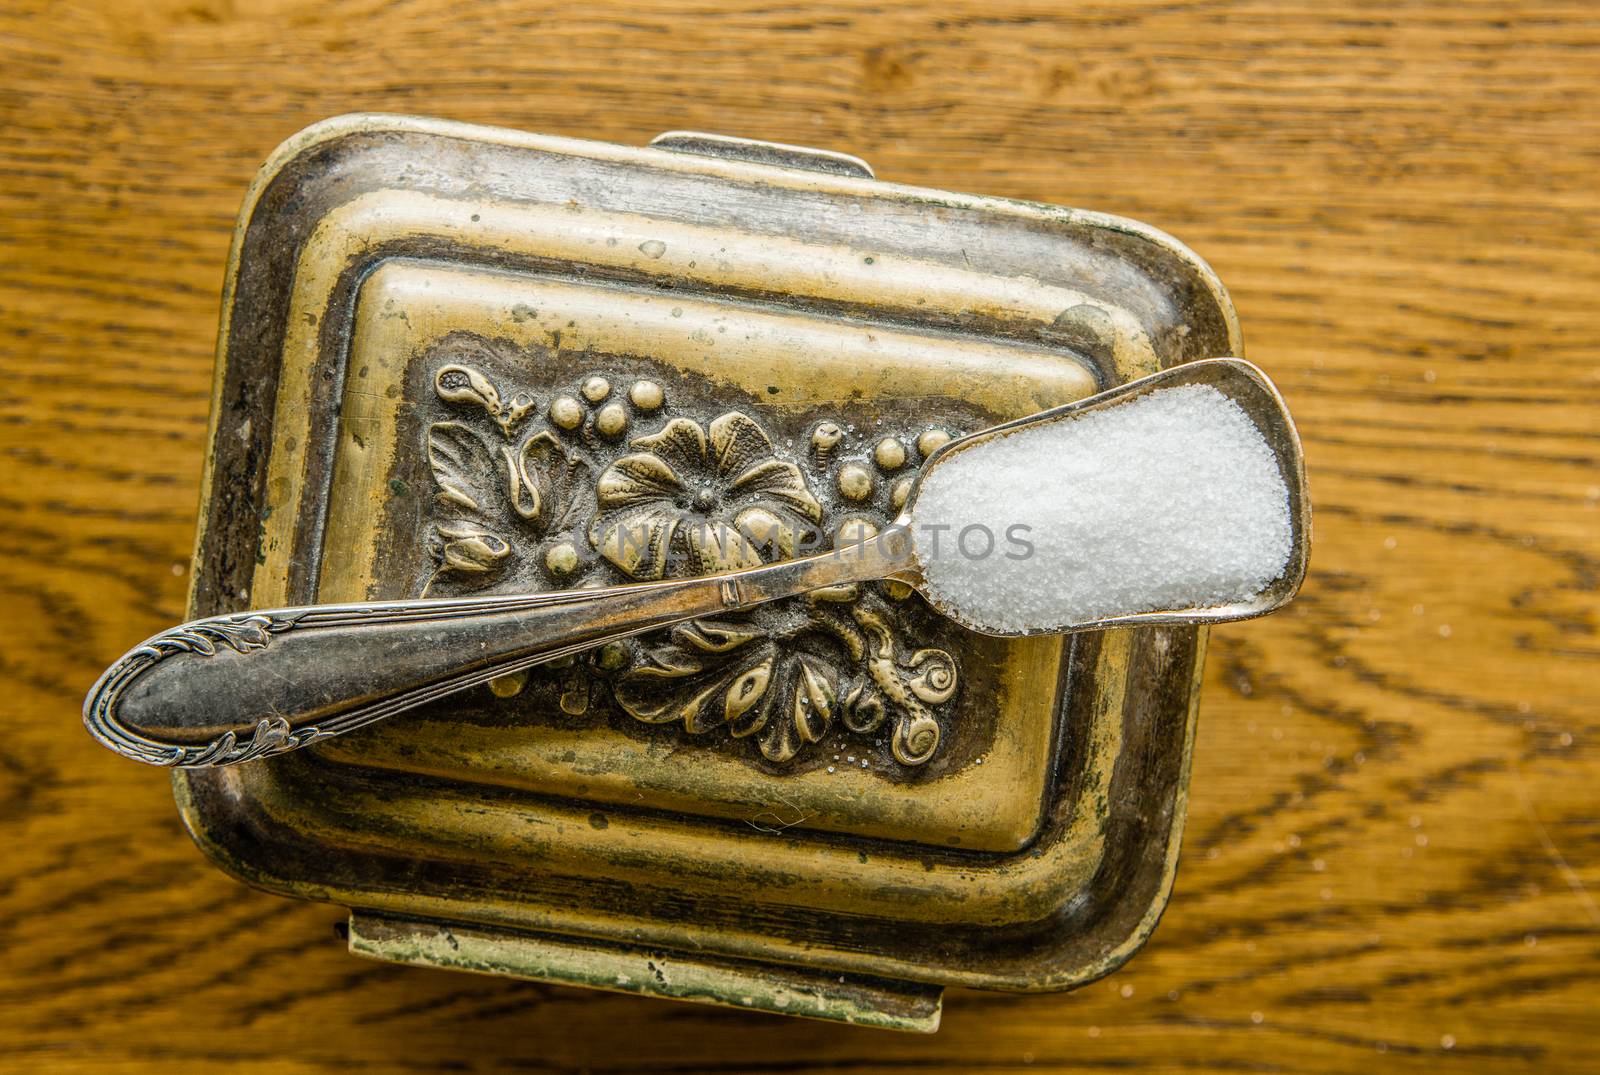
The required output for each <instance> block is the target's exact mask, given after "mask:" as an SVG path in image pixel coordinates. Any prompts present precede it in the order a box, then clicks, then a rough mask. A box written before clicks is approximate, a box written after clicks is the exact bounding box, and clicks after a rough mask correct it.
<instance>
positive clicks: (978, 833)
mask: <svg viewBox="0 0 1600 1075" xmlns="http://www.w3.org/2000/svg"><path fill="white" fill-rule="evenodd" d="M1238 352H1239V340H1238V331H1237V326H1236V324H1235V321H1234V317H1233V312H1232V309H1231V306H1230V305H1229V303H1228V301H1227V298H1226V296H1225V294H1224V292H1223V291H1222V288H1221V286H1220V284H1219V283H1218V282H1217V280H1216V279H1215V277H1214V276H1213V275H1212V274H1211V273H1210V271H1209V270H1208V269H1207V268H1206V267H1205V266H1204V265H1203V264H1201V263H1200V262H1199V261H1198V260H1197V259H1196V258H1195V257H1194V256H1193V255H1192V254H1190V253H1189V252H1187V251H1186V250H1185V249H1184V248H1183V247H1181V246H1179V245H1178V244H1177V243H1176V242H1174V241H1173V240H1171V239H1169V238H1167V237H1165V236H1163V235H1161V234H1159V233H1157V232H1155V231H1153V230H1151V229H1149V228H1146V227H1144V226H1142V225H1138V224H1135V223H1132V222H1130V221H1126V220H1120V219H1116V218H1111V217H1106V216H1102V215H1098V214H1092V213H1085V212H1080V211H1076V210H1067V209H1060V208H1054V207H1049V206H1041V205H1032V204H1023V203H1017V202H1009V201H1003V200H998V199H990V198H977V197H971V196H966V195H956V194H949V193H944V192H939V191H931V190H924V189H919V188H912V187H903V186H895V185H891V184H886V183H880V182H877V181H875V180H874V179H873V177H872V172H871V170H870V169H869V168H867V166H866V165H865V164H864V163H862V162H860V161H858V160H856V159H855V158H852V157H847V156H844V155H842V154H836V153H824V152H820V151H815V150H807V149H801V148H797V147H789V146H778V145H773V144H768V143H754V142H746V141H741V140H736V139H726V138H717V137H714V136H707V135H688V134H674V135H666V136H663V137H662V138H660V139H658V140H657V141H656V143H654V145H653V146H652V147H651V148H646V149H635V148H627V147H621V146H614V145H606V144H600V143H592V142H579V141H572V140H567V139H556V138H544V137H537V136H531V135H526V134H521V133H518V132H513V131H505V130H496V129H490V128H481V127H469V126H464V125H460V124H454V123H445V122H440V121H433V120H421V119H412V118H403V117H387V116H354V117H345V118H341V119H335V120H331V121H328V122H326V123H323V124H319V125H317V126H316V127H313V128H311V129H309V130H307V131H305V132H303V133H302V134H300V135H298V136H296V137H295V138H294V139H292V140H291V141H290V142H288V143H287V144H286V145H285V146H283V147H282V148H281V149H280V150H279V151H278V152H277V153H276V154H275V155H274V156H273V158H272V159H271V160H270V161H269V162H268V164H267V165H266V166H265V167H264V168H263V170H262V172H261V175H260V177H259V178H258V179H257V181H256V183H255V185H254V187H253V188H252V190H251V192H250V195H249V196H248V198H247V200H246V203H245V206H244V209H243V211H242V213H241V216H240V223H239V228H238V232H237V236H236V241H235V246H234V251H233V257H232V262H231V265H230V269H229V278H228V289H227V294H226V297H225V301H224V312H223V331H222V338H221V341H220V344H219V351H218V368H217V389H216V402H215V408H214V415H213V435H212V447H211V452H210V457H209V459H208V466H207V475H206V486H205V490H206V491H205V495H204V501H203V517H202V521H201V522H202V525H201V533H200V538H199V545H198V550H197V557H196V562H197V570H196V574H195V586H194V591H193V594H192V600H191V610H190V611H191V614H193V615H197V616H198V615H206V614H213V613H217V612H223V611H229V610H233V609H238V608H245V607H251V606H255V607H264V606H271V605H288V604H302V603H310V602H314V601H344V600H363V599H381V598H404V597H411V596H417V595H420V594H424V593H426V594H429V595H445V594H464V593H480V592H482V593H488V592H519V591H529V590H541V589H558V588H569V587H573V586H586V585H609V584H613V583H618V582H626V581H629V580H645V579H656V578H662V577H669V576H673V575H689V574H702V573H707V572H710V571H714V570H718V569H725V568H728V567H733V566H740V565H748V564H753V563H756V562H759V561H760V560H762V559H769V558H773V557H782V556H785V555H790V554H793V553H794V551H795V550H797V549H802V548H805V547H808V546H809V547H817V546H818V544H819V543H820V544H823V545H825V544H826V543H828V542H831V541H834V540H836V539H837V538H838V537H840V536H841V535H844V536H849V535H852V534H860V533H861V532H862V531H863V530H868V531H870V530H872V529H874V528H879V527H882V526H884V525H885V524H886V522H887V520H888V519H890V518H892V517H893V515H894V514H895V511H896V509H897V508H898V506H899V502H900V501H901V500H902V499H903V497H904V495H905V490H906V489H907V487H908V484H909V481H910V479H911V477H912V476H913V475H914V474H915V472H916V468H917V467H918V465H919V463H920V461H921V460H922V459H923V458H924V457H925V456H926V455H927V454H928V453H930V452H931V451H933V450H934V449H935V448H936V447H938V446H939V445H940V444H942V443H943V442H944V441H945V440H947V439H948V438H949V437H950V436H951V435H953V434H958V433H961V432H967V431H971V430H975V429H979V428H983V427H985V426H988V425H992V424H995V423H997V422H1001V421H1004V420H1007V419H1012V418H1016V417H1020V416H1022V415H1026V414H1029V413H1032V412H1034V411H1038V410H1041V409H1044V408H1047V407H1051V406H1056V405H1059V404H1062V403H1065V402H1069V401H1071V400H1074V399H1077V398H1081V397H1083V396H1085V395H1088V394H1090V393H1092V392H1094V391H1095V390H1096V389H1097V388H1099V387H1102V386H1106V385H1109V384H1113V383H1118V382H1120V381H1122V380H1126V379H1128V378H1130V377H1132V376H1137V375H1139V374H1141V373H1146V372H1151V371H1153V370H1155V369H1157V368H1161V367H1163V366H1167V365H1171V364H1173V363H1176V362H1181V361H1184V360H1186V359H1189V358H1194V357H1201V356H1207V355H1213V354H1228V353H1235V354H1236V353H1238ZM708 519H709V520H714V521H722V522H727V523H730V524H733V526H730V527H715V528H707V527H703V526H697V525H695V524H696V523H697V522H701V521H705V520H708ZM751 522H758V523H760V524H761V526H760V527H759V530H760V531H761V532H765V533H770V534H772V535H773V540H772V541H771V542H769V543H768V544H767V545H765V546H763V547H757V546H756V545H754V544H750V543H743V542H739V541H730V540H722V541H718V542H712V541H708V540H706V538H705V535H707V534H713V533H714V534H722V535H728V534H734V535H737V534H738V533H739V532H741V531H744V532H749V530H750V529H751V527H750V526H749V524H750V523H751ZM1202 642H1203V638H1202V635H1201V634H1200V633H1199V632H1197V631H1195V630H1194V629H1190V628H1178V629H1156V628H1147V629H1140V630H1137V631H1111V632H1104V633H1101V634H1090V635H1079V636H1075V637H1074V638H1073V639H1071V640H1070V641H1064V640H1062V639H1059V638H1028V639H1000V638H989V637H983V636H978V635H975V634H971V633H969V632H966V631H964V630H963V629H961V628H959V627H958V626H956V625H955V624H953V623H951V622H950V621H947V620H945V619H943V618H942V617H940V616H938V615H936V614H935V613H933V612H932V610H930V609H929V608H928V607H927V606H926V605H925V604H924V603H923V602H922V600H921V598H919V597H917V596H915V595H913V594H911V593H910V592H909V590H907V589H905V588H903V587H900V586H899V585H898V584H894V583H882V584H873V585H869V586H853V587H845V588H840V589H839V590H838V591H837V592H822V593H818V594H813V595H810V596H808V597H807V598H804V599H795V600H791V601H786V602H781V603H778V604H776V605H773V606H768V607H766V608H763V609H759V610H756V611H754V612H751V613H748V614H743V615H739V616H728V617H726V618H723V619H717V620H702V621H698V622H695V623H693V624H690V625H686V626H680V627H677V628H673V629H671V630H669V631H666V632H663V633H659V634H657V635H653V636H644V637H642V638H640V639H638V640H635V641H633V642H629V643H626V644H622V643H618V644H613V645H610V646H607V647H605V648H602V649H600V650H598V651H594V652H592V653H590V654H588V655H587V656H584V657H582V658H579V659H576V660H573V661H571V662H570V663H569V664H567V665H566V666H565V667H560V668H548V669H540V670H535V671H534V672H532V673H531V674H528V673H519V674H517V675H515V676H508V677H506V678H504V679H502V680H498V681H495V682H494V683H493V684H491V689H487V690H479V691H476V692H473V693H469V694H464V695H461V696H459V697H456V698H453V699H449V700H446V701H443V702H439V703H436V704H433V705H430V706H429V707H427V708H425V709H423V710H419V711H418V712H416V713H414V714H411V715H408V716H406V717H404V718H401V719H399V720H396V721H393V722H390V723H388V724H385V725H382V726H377V727H373V728H370V729H367V730H364V731H362V732H359V733H356V734H352V735H350V736H347V737H345V738H342V739H337V740H333V741H330V742H328V743H326V744H322V745H319V746H316V747H313V748H308V750H306V751H303V752H301V753H299V754H296V755H292V756H285V757H282V758H277V759H271V760H264V761H258V762H252V763H247V764H245V765H242V766H238V767H235V768H232V769H227V770H216V771H193V772H181V773H177V774H175V776H174V780H175V782H176V785H177V791H178V797H179V802H180V805H181V807H182V809H183V812H184V816H185V819H186V820H187V822H188V824H189V825H190V827H191V829H192V831H193V832H194V833H195V835H196V838H197V839H198V840H199V841H200V843H201V844H202V846H203V847H205V848H206V850H207V851H208V852H209V853H210V854H212V856H213V857H215V858H216V859H217V860H218V861H219V862H220V863H222V864H223V865H224V866H225V867H227V868H229V869H231V870H233V871H234V872H236V873H238V874H239V875H241V876H243V877H244V878H246V879H247V880H249V881H251V882H252V883H255V884H258V885H261V886H263V887H266V888H269V889H273V890H276V891H281V892H284V893H287V894H291V895H299V896H305V897H310V898H317V899H326V900H331V901H336V902H340V903H344V904H348V905H349V906H351V907H352V908H353V909H354V911H355V914H354V917H353V919H352V946H353V947H354V948H356V949H357V950H359V951H363V952H366V953H368V954H376V955H382V956H386V957H389V958H398V959H406V960H410V961H415V962H426V963H439V964H446V965H463V966H466V967H468V969H479V970H495V971H502V972H506V973H519V974H525V975H529V976H534V977H541V978H547V979H551V980H560V981H575V982H580V983H583V984H591V985H601V986H609V987H617V988H628V989H635V990H637V991H641V992H652V993H658V994H662V995H685V996H691V997H693V998H697V999H712V1000H720V1001H722V1002H727V1003H736V1004H745V1005H747V1006H752V1007H766V1008H771V1009H773V1010H790V1011H793V1010H795V1009H796V1008H797V1007H803V1008H804V1009H805V1011H804V1012H799V1014H813V1015H823V1016H831V1017H837V1018H850V1019H855V1020H858V1021H866V1022H875V1023H880V1024H883V1025H898V1026H908V1027H917V1028H922V1029H927V1028H929V1027H930V1026H931V1025H932V1024H934V1023H936V1021H937V1007H938V1004H937V996H938V991H939V989H940V988H941V987H942V986H943V985H946V984H957V983H959V984H968V985H978V986H987V987H994V988H1008V989H1058V988H1066V987H1070V986H1072V985H1075V984H1079V983H1081V982H1083V981H1086V980H1089V979H1091V978H1093V977H1095V976H1097V975H1099V974H1103V973H1105V972H1106V971H1108V970H1109V969H1111V968H1112V967H1114V966H1115V965H1116V964H1117V963H1119V962H1120V961H1121V960H1122V959H1124V958H1126V957H1127V955H1129V954H1131V952H1132V951H1133V950H1134V949H1135V948H1136V947H1137V946H1138V945H1139V944H1140V943H1141V942H1142V941H1143V939H1144V937H1145V936H1146V935H1147V934H1148V932H1149V930H1150V929H1151V928H1153V925H1154V921H1155V918H1156V916H1157V915H1158V914H1159V912H1160V910H1161V907H1162V906H1163V904H1164V902H1165V899H1166V893H1167V891H1168V889H1169V886H1170V883H1171V879H1172V873H1173V869H1174V866H1175V861H1176V854H1177V846H1178V836H1179V832H1180V829H1181V823H1182V813H1183V796H1184V788H1185V782H1186V778H1187V768H1188V757H1189V745H1190V737H1191V731H1192V725H1193V701H1194V691H1195V688H1196V676H1197V673H1198V669H1199V664H1200V660H1201V652H1202V648H1203V647H1202ZM424 923H427V924H424ZM447 939H448V943H447ZM463 951H468V952H470V955H462V954H461V953H462V952H463ZM668 965H670V966H672V967H673V968H674V972H673V975H665V974H663V973H656V971H655V970H650V969H646V968H647V967H648V968H656V969H657V970H658V969H659V968H660V967H662V966H668ZM669 979H670V980H669ZM685 983H691V984H685Z"/></svg>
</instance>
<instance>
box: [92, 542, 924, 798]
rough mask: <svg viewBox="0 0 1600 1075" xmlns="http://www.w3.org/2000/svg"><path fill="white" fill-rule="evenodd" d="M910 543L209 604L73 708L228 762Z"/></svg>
mask: <svg viewBox="0 0 1600 1075" xmlns="http://www.w3.org/2000/svg"><path fill="white" fill-rule="evenodd" d="M910 545H911V542H910V541H909V539H908V538H907V536H906V535H904V534H903V533H897V532H895V531H887V532H885V534H884V535H883V537H882V538H875V539H871V540H868V541H866V542H864V543H862V544H859V545H852V546H848V547H845V548H843V549H838V550H835V551H832V552H827V553H819V554H817V555H814V556H808V557H802V558H800V559H796V560H788V561H784V562H782V563H776V564H768V565H763V566H761V567H754V568H749V569H746V570H742V571H735V572H730V573H727V574H723V575H710V576H706V577H703V578H695V579H684V580H676V581H669V582H651V583H639V584H636V585H629V586H613V587H609V588H606V589H594V590H564V591H560V592H556V593H541V594H523V595H509V596H493V597H463V598H444V599H432V600H416V601H383V602H365V603H357V604H342V605H311V606H306V607H301V608H283V609H271V610H266V611H259V612H236V613H231V614H229V615H224V616H212V617H209V618H207V619H201V620H194V621H191V622H189V623H186V624H183V625H181V626H178V627H174V628H171V629H170V630H167V631H163V632H162V633H161V634H158V635H156V636H155V637H154V638H151V639H149V640H148V641H146V642H145V643H144V644H143V645H141V646H138V647H137V648H135V649H133V650H131V651H129V652H128V653H127V654H126V655H124V656H123V657H122V658H121V659H120V660H119V661H117V662H116V663H115V664H113V665H112V666H111V667H110V668H108V669H107V670H106V672H105V674H104V675H102V676H101V677H100V679H99V681H98V682H96V683H95V685H94V687H93V688H91V689H90V691H89V695H88V697H87V698H86V699H85V700H84V705H83V719H84V723H85V724H86V725H87V726H88V728H89V732H90V734H92V735H93V736H94V737H95V738H96V739H98V740H99V741H100V742H101V743H103V744H105V745H106V746H107V747H110V748H111V749H112V750H115V751H116V752H118V753H119V754H123V755H126V756H127V757H130V758H133V759H135V760H136V761H142V762H148V763H150V764H152V765H172V766H180V767H190V768H193V767H203V766H212V765H230V764H232V763H234V762H240V761H246V760H248V759H251V758H260V757H266V756H268V755H272V754H282V753H284V752H286V751H290V750H295V749H298V748H299V747H303V746H305V745H306V744H308V743H314V742H316V741H318V740H320V739H328V738H331V737H332V736H335V735H343V734H344V733H345V732H348V731H352V730H353V729H356V728H360V727H363V726H365V725H368V724H371V723H373V722H374V721H379V720H382V719H384V718H385V717H390V716H393V715H394V714H396V713H400V712H403V711H404V710H407V709H410V708H412V707H413V706H417V705H421V704H422V703H424V702H427V701H430V700H432V699H434V698H439V697H442V696H444V695H447V694H451V693H453V692H455V691H459V690H462V689H464V688H467V687H471V686H474V685H476V684H479V683H484V682H487V681H488V680H490V679H493V678H495V677H496V676H502V675H505V674H507V673H510V672H515V671H518V670H521V669H524V668H529V667H532V666H533V665H536V664H542V663H544V662H546V661H552V660H556V659H558V658H560V657H563V656H566V655H568V654H571V653H576V652H578V651H580V650H585V649H591V648H593V647H596V646H600V645H603V644H604V643H606V642H609V641H611V640H613V639H619V638H626V637H628V636H630V635H635V634H639V633H640V632H643V631H649V630H652V629H654V628H658V627H665V626H668V625H670V624H674V623H681V622H683V621H685V620H691V619H695V618H697V617H701V616H707V615H712V614H716V613H725V612H731V611H735V610H738V609H744V608H748V607H750V606H752V605H758V604H761V603H764V602H767V601H773V600H776V599H778V598H781V597H790V596H794V595H796V594H801V593H805V592H808V591H811V590H818V589H822V588H824V587H828V586H838V585H844V584H848V583H854V582H866V581H869V580H872V579H879V578H885V577H887V576H890V575H901V576H906V577H909V575H910V573H911V571H912V561H911V551H910Z"/></svg>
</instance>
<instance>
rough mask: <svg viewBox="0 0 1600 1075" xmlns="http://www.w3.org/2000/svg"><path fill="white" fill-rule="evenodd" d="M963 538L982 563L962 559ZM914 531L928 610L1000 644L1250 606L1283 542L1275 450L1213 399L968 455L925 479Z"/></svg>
mask: <svg viewBox="0 0 1600 1075" xmlns="http://www.w3.org/2000/svg"><path fill="white" fill-rule="evenodd" d="M972 526H982V527H985V528H987V529H988V530H989V531H990V532H991V533H993V534H994V535H995V545H994V551H993V552H992V553H991V554H990V555H988V556H986V557H982V558H971V557H968V556H965V555H963V554H962V551H961V548H960V546H959V544H958V539H959V536H960V534H961V533H962V531H963V530H965V529H967V528H968V527H972ZM1013 527H1026V528H1027V529H1026V530H1013V529H1012V528H1013ZM912 533H913V535H914V539H915V542H916V555H917V559H918V561H919V563H920V565H921V567H922V570H923V574H924V575H925V577H926V579H927V592H928V594H929V596H930V597H932V598H933V599H934V600H935V601H936V602H937V603H938V604H940V605H942V606H944V607H945V608H947V609H948V610H950V611H951V612H953V613H954V614H956V615H957V616H958V617H960V618H962V619H965V620H967V621H969V622H971V623H974V624H981V625H984V626H987V627H989V628H991V629H993V630H996V631H1002V632H1016V631H1027V630H1047V629H1050V628H1056V627H1065V626H1071V625H1073V624H1080V623H1089V622H1092V621H1095V620H1099V619H1105V618H1107V617H1111V616H1119V615H1125V614H1129V613H1135V612H1153V611H1161V610H1166V609H1182V608H1189V607H1208V606H1215V605H1223V604H1229V603H1232V602H1235V601H1243V600H1248V599H1249V598H1251V597H1254V596H1255V595H1257V594H1259V593H1260V592H1261V591H1262V590H1264V589H1265V588H1266V587H1267V586H1268V584H1270V583H1271V582H1272V581H1273V580H1275V579H1276V578H1278V577H1279V576H1280V575H1282V574H1283V571H1284V568H1285V566H1286V565H1287V564H1288V561H1289V553H1290V545H1291V541H1292V527H1291V524H1290V519H1289V497H1288V490H1287V489H1286V488H1285V486H1284V482H1283V477H1282V475H1281V474H1280V473H1279V472H1278V465H1277V460H1276V458H1275V457H1274V455H1273V452H1272V449H1271V448H1270V447H1269V446H1268V444H1267V442H1266V440H1265V438H1264V437H1263V436H1262V435H1261V431H1260V430H1259V429H1257V428H1256V426H1255V424H1254V423H1253V422H1252V421H1251V420H1250V417H1249V416H1248V415H1247V414H1246V413H1245V412H1244V409H1243V408H1242V407H1240V406H1239V405H1238V404H1237V403H1235V402H1233V401H1232V400H1230V399H1228V398H1227V397H1226V396H1224V395H1223V394H1222V393H1221V392H1219V391H1217V390H1216V389H1215V388H1212V387H1210V386H1209V385H1184V386H1181V387H1174V388H1165V389H1159V390H1157V391H1155V392H1151V393H1149V394H1148V395H1144V396H1139V397H1137V398H1135V399H1132V400H1130V401H1128V402H1127V403H1123V404H1121V405H1119V406H1115V407H1111V408H1108V409H1104V410H1096V411H1090V412H1088V413H1086V414H1084V415H1082V416H1081V417H1078V418H1073V419H1068V420H1064V421H1060V422H1054V423H1050V424H1047V425H1041V426H1035V427H1033V428H1028V429H1021V430H1018V431H1017V432H1015V433H1011V434H1007V435H1005V436H1002V437H999V438H996V439H995V440H992V441H988V442H985V443H981V444H978V445H974V446H973V447H972V448H969V449H966V450H964V451H962V452H961V453H960V454H958V455H956V456H954V457H952V458H950V459H949V460H947V461H946V462H944V463H942V464H940V465H939V466H937V467H935V468H933V469H932V470H930V471H928V473H927V475H926V477H925V479H924V481H923V485H922V489H921V490H920V492H919V494H918V497H917V501H916V504H915V506H914V508H913V526H912ZM1013 537H1015V538H1020V541H1018V540H1013ZM1021 542H1026V543H1028V544H1029V545H1031V547H1032V551H1031V553H1030V552H1028V550H1027V548H1026V547H1025V546H1024V545H1023V544H1022V543H1021ZM968 545H969V547H971V548H977V547H980V543H979V542H977V541H971V542H969V543H968Z"/></svg>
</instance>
